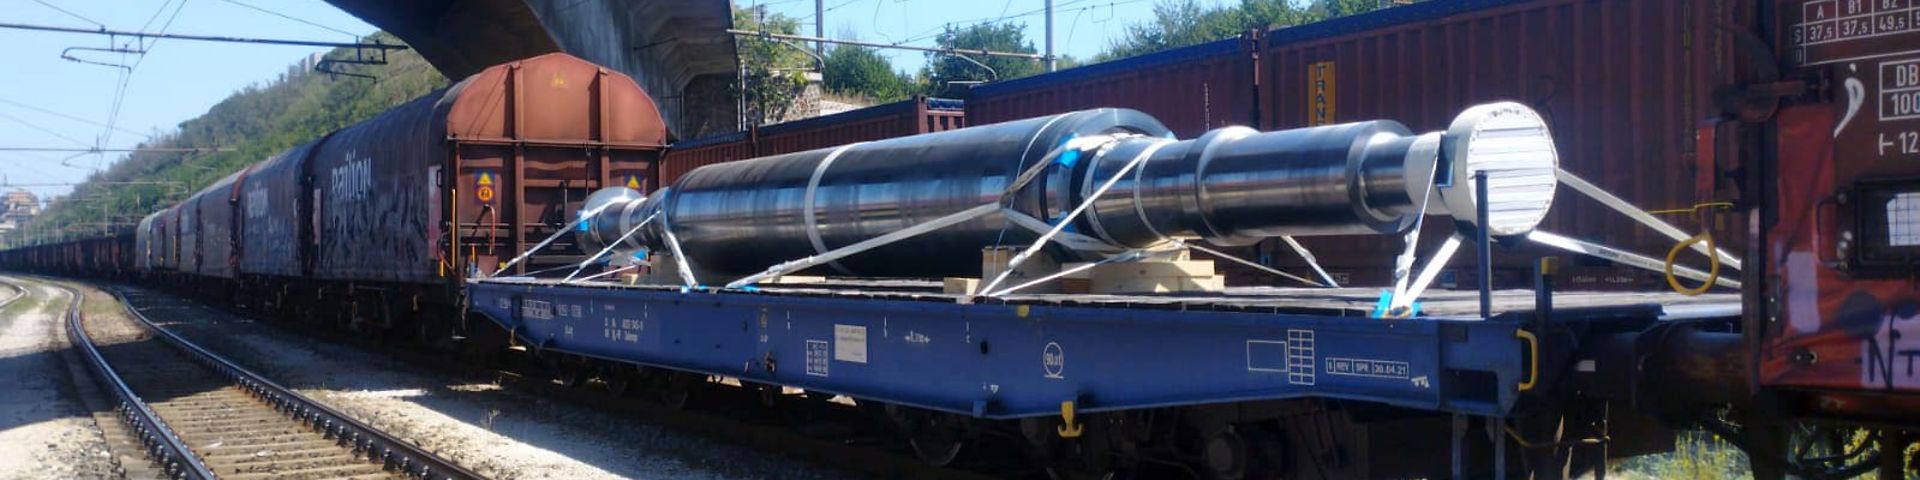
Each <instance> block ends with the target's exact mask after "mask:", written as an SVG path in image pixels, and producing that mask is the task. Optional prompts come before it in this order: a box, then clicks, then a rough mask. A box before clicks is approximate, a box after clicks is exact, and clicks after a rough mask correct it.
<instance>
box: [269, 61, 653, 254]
mask: <svg viewBox="0 0 1920 480" xmlns="http://www.w3.org/2000/svg"><path fill="white" fill-rule="evenodd" d="M665 139H666V126H665V125H664V124H663V123H662V122H661V121H660V116H659V112H658V110H657V109H656V108H655V106H654V103H653V100H652V99H650V98H649V97H648V96H647V93H646V92H645V91H642V90H641V89H640V87H639V85H637V84H635V83H634V82H633V80H632V79H631V78H628V77H626V76H625V75H621V74H619V73H615V72H612V71H610V70H607V69H605V68H601V67H600V66H598V65H594V64H592V63H589V62H586V61H584V60H580V59H578V58H575V57H572V56H568V55H565V54H548V55H542V56H538V57H533V58H529V59H526V60H521V61H518V62H513V63H509V64H504V65H498V66H494V67H491V68H488V69H486V70H484V71H481V72H480V73H478V74H474V75H473V76H471V77H467V78H466V79H465V80H461V81H460V82H459V83H456V84H454V85H453V86H452V87H449V88H447V89H446V90H443V91H439V92H435V93H433V94H429V95H427V96H425V97H422V98H420V99H418V100H414V101H412V102H409V103H407V104H406V105H402V106H400V107H398V108H395V109H393V110H389V111H387V112H386V113H383V114H381V115H380V116H378V117H374V118H373V119H371V120H368V121H366V122H362V123H359V124H355V125H353V126H349V127H347V128H345V129H341V130H340V131H337V132H334V133H333V134H331V135H330V136H328V137H327V138H325V139H322V140H320V141H319V144H318V145H317V146H315V147H313V149H314V151H313V152H312V153H311V154H310V158H309V160H307V161H306V162H305V163H306V164H305V166H304V167H303V168H304V170H305V171H306V172H308V175H306V176H304V177H302V178H311V179H312V184H311V185H307V186H306V188H302V189H300V190H299V191H306V192H311V197H310V198H307V199H305V200H306V201H308V202H310V205H311V207H310V208H311V217H312V218H313V219H314V221H313V223H314V224H315V225H316V227H315V230H314V231H313V232H312V233H313V238H311V239H310V242H311V245H312V248H313V258H312V260H311V261H312V265H313V266H312V274H313V276H314V277H316V278H317V279H322V280H353V281H366V282H395V283H407V284H442V285H446V286H449V287H453V286H457V285H458V282H457V279H459V278H463V277H464V276H465V275H466V274H469V273H481V274H491V273H493V270H494V269H495V268H497V266H498V265H499V264H501V263H503V262H505V261H506V260H507V259H509V258H512V257H513V256H515V255H518V254H519V253H520V252H522V251H524V250H526V249H527V248H528V247H531V246H533V244H534V243H536V242H538V241H540V240H541V239H542V238H544V237H546V236H547V235H549V234H551V233H553V232H555V231H557V230H558V229H560V228H561V227H562V226H564V225H566V224H567V223H568V222H570V221H572V220H573V218H574V215H575V214H576V212H577V211H578V210H579V209H580V207H581V203H582V201H584V200H585V199H586V197H587V195H588V194H590V193H592V192H593V191H594V190H597V189H599V188H601V187H603V186H611V185H618V184H628V183H637V184H641V185H644V184H646V178H645V177H646V175H647V172H648V171H649V169H650V168H651V165H652V162H653V161H654V160H655V158H656V156H657V155H658V151H659V150H660V149H662V148H663V147H664V143H665ZM282 206H283V207H284V202H283V203H282ZM448 224H451V225H453V226H454V228H455V231H454V232H447V231H445V230H446V225H448ZM450 233H451V236H449V234H450ZM577 250H578V249H577V248H573V247H572V246H571V245H560V246H559V248H557V249H552V250H548V252H550V253H551V254H552V256H554V257H559V258H562V259H563V260H562V261H564V259H565V258H569V254H570V253H572V254H578V253H579V252H578V251H577ZM544 258H547V257H542V259H544ZM542 259H536V260H535V261H533V262H529V263H528V264H523V267H522V268H526V267H527V266H532V267H539V266H542V265H544V264H543V262H542V261H541V260H542Z"/></svg>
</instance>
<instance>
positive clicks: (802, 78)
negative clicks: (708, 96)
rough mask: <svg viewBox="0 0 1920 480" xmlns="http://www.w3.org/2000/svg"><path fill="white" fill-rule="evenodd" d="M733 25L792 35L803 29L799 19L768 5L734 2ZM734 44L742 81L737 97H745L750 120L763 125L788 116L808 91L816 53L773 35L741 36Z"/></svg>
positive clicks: (740, 27) (747, 114)
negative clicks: (770, 10) (747, 5)
mask: <svg viewBox="0 0 1920 480" xmlns="http://www.w3.org/2000/svg"><path fill="white" fill-rule="evenodd" d="M733 25H734V28H738V29H741V30H748V31H756V32H770V33H783V34H788V35H792V34H794V33H795V32H798V31H799V30H800V21H799V20H795V19H794V18H793V17H788V16H786V15H782V14H779V13H771V14H770V13H768V12H767V7H766V6H765V5H759V6H755V7H753V8H740V5H739V4H734V5H733ZM734 45H735V48H736V49H737V51H738V52H739V55H740V70H741V73H742V76H741V83H742V84H743V85H738V86H735V87H734V88H735V89H736V91H735V92H734V95H735V99H744V100H745V106H746V109H745V110H744V111H743V112H742V113H743V114H745V115H746V119H747V121H748V122H751V123H753V124H755V125H764V124H768V123H776V122H780V121H783V120H786V116H787V109H788V108H790V107H792V106H793V101H794V99H796V98H799V97H800V94H801V93H803V92H805V91H806V88H807V77H806V70H808V69H810V68H811V67H812V66H813V61H814V60H813V57H812V56H809V55H808V54H807V53H806V52H804V51H802V50H801V49H802V48H805V47H801V46H799V45H794V44H791V43H786V42H785V41H782V40H775V39H771V38H757V37H750V36H741V37H738V40H737V41H736V42H735V44H734Z"/></svg>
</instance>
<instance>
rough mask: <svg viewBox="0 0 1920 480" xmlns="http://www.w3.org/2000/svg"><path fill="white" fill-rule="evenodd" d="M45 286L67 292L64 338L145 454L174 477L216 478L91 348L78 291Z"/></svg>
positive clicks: (203, 479)
mask: <svg viewBox="0 0 1920 480" xmlns="http://www.w3.org/2000/svg"><path fill="white" fill-rule="evenodd" d="M48 284H49V285H53V286H54V287H55V288H59V289H60V290H62V291H65V292H67V297H68V301H67V335H68V337H69V338H71V339H73V344H74V345H75V346H77V347H78V348H79V349H80V354H81V357H82V358H85V359H86V360H87V367H88V368H89V369H91V370H93V373H94V375H98V376H99V378H100V380H101V381H103V382H104V383H106V384H107V385H108V386H110V387H112V388H110V389H109V390H112V391H113V395H114V396H116V397H119V402H120V405H119V406H120V419H121V420H123V421H125V422H127V425H128V426H130V427H132V428H133V433H134V434H135V435H137V436H138V437H139V438H140V442H141V443H142V444H143V445H142V446H144V447H146V449H147V455H148V456H149V457H152V458H153V459H154V460H155V461H156V463H159V464H160V467H161V469H162V470H164V471H165V472H167V475H169V476H172V477H173V478H182V479H193V480H212V479H213V478H216V477H215V476H214V475H213V472H212V471H210V470H208V469H207V466H206V464H205V463H204V462H202V461H201V460H200V458H199V457H197V456H194V454H193V451H192V450H191V449H188V448H187V445H186V443H185V442H182V441H181V440H180V437H179V436H178V435H175V434H174V433H173V429H172V428H170V427H168V426H167V423H166V422H165V421H163V420H161V419H160V415H159V414H157V413H154V411H153V408H152V407H149V406H148V405H147V402H146V401H143V400H141V399H140V396H139V395H136V394H134V393H133V388H132V387H129V386H127V382H126V381H125V380H123V379H121V378H120V374H119V373H118V372H115V371H114V370H113V366H112V365H109V364H108V363H107V357H105V356H102V355H101V354H100V350H99V349H97V348H94V346H93V338H91V337H88V336H87V329H85V328H82V327H81V325H80V322H81V320H82V319H83V318H85V315H83V314H81V312H80V307H81V306H82V304H83V302H84V301H85V297H84V296H82V295H81V294H80V291H79V290H76V289H73V288H69V287H67V286H65V285H60V284H56V283H48ZM13 285H14V288H19V289H20V291H21V295H23V296H24V295H26V289H25V288H22V287H20V285H19V284H13ZM16 298H17V297H16Z"/></svg>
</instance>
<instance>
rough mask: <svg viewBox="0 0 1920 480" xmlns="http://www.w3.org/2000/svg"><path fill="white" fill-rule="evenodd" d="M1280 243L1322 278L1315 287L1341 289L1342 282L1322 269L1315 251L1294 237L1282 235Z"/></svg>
mask: <svg viewBox="0 0 1920 480" xmlns="http://www.w3.org/2000/svg"><path fill="white" fill-rule="evenodd" d="M1280 241H1282V242H1286V243H1287V246H1288V247H1292V248H1293V253H1294V254H1296V255H1299V256H1300V258H1301V259H1303V260H1306V261H1307V268H1311V269H1313V274H1314V275H1319V276H1320V282H1321V283H1318V284H1315V285H1317V286H1323V287H1327V288H1340V282H1336V281H1333V276H1332V275H1328V274H1327V270H1326V269H1324V268H1320V259H1319V258H1315V257H1314V256H1313V251H1311V250H1307V246H1306V245H1301V244H1300V241H1299V240H1294V239H1293V236H1292V235H1281V236H1280ZM1236 260H1237V259H1236ZM1261 268H1266V267H1261ZM1273 271H1275V272H1278V270H1273ZM1307 283H1313V282H1307Z"/></svg>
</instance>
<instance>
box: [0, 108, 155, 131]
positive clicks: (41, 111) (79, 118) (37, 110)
mask: <svg viewBox="0 0 1920 480" xmlns="http://www.w3.org/2000/svg"><path fill="white" fill-rule="evenodd" d="M0 103H5V104H8V105H13V106H16V107H20V108H24V109H28V110H33V111H36V112H40V113H44V114H47V115H53V116H56V117H60V118H65V119H68V120H73V121H76V122H81V123H85V124H88V125H93V126H96V127H108V128H112V129H113V130H114V131H117V132H120V133H127V134H133V135H137V136H139V137H140V138H153V136H152V135H147V134H144V133H140V132H136V131H133V130H128V129H124V128H120V127H109V126H108V125H107V124H105V123H101V122H99V121H95V120H88V119H85V118H81V117H77V116H73V115H68V114H65V113H60V112H56V111H53V110H48V109H45V108H40V107H36V106H33V105H28V104H25V103H20V102H16V101H13V100H8V99H5V98H0Z"/></svg>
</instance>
